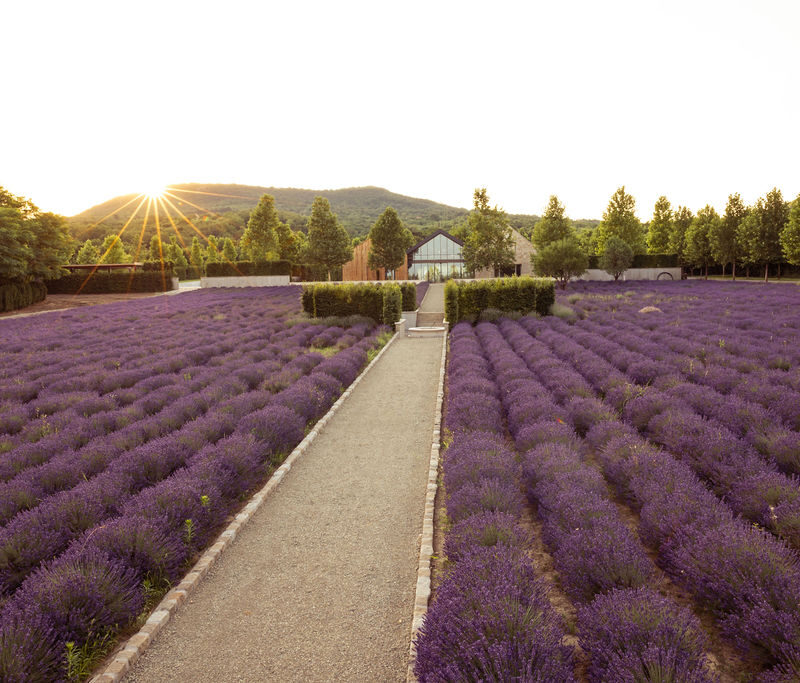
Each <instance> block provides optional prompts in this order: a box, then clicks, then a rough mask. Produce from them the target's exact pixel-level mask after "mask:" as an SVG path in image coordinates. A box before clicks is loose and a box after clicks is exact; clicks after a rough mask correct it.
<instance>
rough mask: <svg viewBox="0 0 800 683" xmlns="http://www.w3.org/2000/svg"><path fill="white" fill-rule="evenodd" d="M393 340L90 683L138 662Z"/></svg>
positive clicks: (102, 682) (107, 680) (105, 682)
mask: <svg viewBox="0 0 800 683" xmlns="http://www.w3.org/2000/svg"><path fill="white" fill-rule="evenodd" d="M397 338H398V335H397V334H394V335H393V336H392V338H391V339H390V340H389V341H388V342H387V343H386V345H385V346H384V347H383V348H382V349H381V350H380V352H379V353H378V355H377V356H375V358H373V359H372V362H371V363H370V364H369V365H367V367H366V368H364V370H363V371H362V372H361V374H360V375H359V376H358V377H356V378H355V379H354V380H353V383H352V384H351V385H350V386H349V387H347V389H345V390H344V391H343V392H342V395H341V396H339V398H338V399H337V400H336V402H335V403H334V404H333V405H332V406H331V407H330V409H329V410H328V412H327V413H325V415H324V416H323V417H321V418H320V419H319V421H318V422H317V423H316V424H315V425H314V427H313V429H312V430H311V431H310V432H309V433H308V434H307V435H306V437H305V438H304V439H303V440H302V441H301V442H300V443H299V444H298V445H297V446H296V447H295V449H294V450H293V451H292V452H291V453H290V454H289V456H288V457H287V458H286V460H284V461H283V464H282V465H281V466H280V467H279V468H278V469H276V470H275V472H273V474H272V476H271V477H270V478H269V481H267V483H266V484H265V485H264V486H263V487H262V488H261V490H260V491H258V492H257V493H255V494H254V495H253V497H252V498H251V499H250V501H249V502H248V503H247V505H245V506H244V508H242V511H241V512H240V513H239V514H238V515H236V517H235V518H234V520H233V521H232V522H231V523H230V524H228V526H227V528H226V529H225V530H224V531H223V532H222V533H221V534H220V535H219V536H218V537H217V540H216V542H215V543H214V544H213V545H212V546H211V547H209V548H208V549H207V550H206V551H205V552H204V553H203V554H202V556H201V557H200V559H199V560H198V561H197V562H196V563H195V565H194V566H193V567H192V569H191V570H190V571H189V573H188V574H186V576H184V577H183V580H182V581H181V582H180V583H179V584H178V585H177V586H175V588H173V589H172V590H170V591H169V592H168V593H167V594H166V595H165V596H164V598H163V599H162V600H161V602H160V603H159V604H158V605H157V606H156V608H155V609H154V610H153V613H152V614H151V615H150V618H149V619H148V620H147V621H146V622H145V624H144V626H142V628H141V629H140V630H139V632H138V633H136V634H135V635H133V636H131V637H130V638H129V639H128V642H127V643H125V645H124V646H123V648H122V649H121V650H120V651H119V652H118V653H117V654H116V655H115V657H114V659H113V660H111V662H110V663H109V664H108V665H107V666H106V668H105V669H104V670H103V671H101V672H100V673H98V674H97V675H95V676H94V677H93V678H92V679H91V683H117V682H119V681H121V680H122V679H123V677H124V676H125V674H126V673H127V672H128V671H129V670H130V668H131V667H132V666H133V664H134V662H135V661H136V660H137V659H139V657H140V656H141V655H142V653H143V652H144V651H145V650H146V649H147V648H148V646H149V645H150V643H151V642H152V641H153V639H154V638H155V637H156V636H157V635H158V633H159V631H161V629H162V628H164V626H165V625H166V624H167V622H168V621H169V620H170V618H171V616H172V615H173V614H174V613H175V611H176V610H177V609H178V607H179V606H180V605H182V604H183V603H184V602H185V601H186V599H187V598H188V597H189V596H190V595H191V594H192V593H193V592H194V590H195V589H196V588H197V586H198V585H199V583H200V580H201V579H202V578H203V577H204V576H205V575H206V574H207V573H208V570H209V569H210V568H211V567H212V566H213V564H214V562H216V560H217V558H218V557H219V555H220V554H221V553H222V551H223V550H225V549H226V548H227V547H228V546H229V545H230V544H231V543H232V542H233V541H234V539H235V538H236V536H237V534H238V533H239V530H240V529H241V528H242V527H243V526H244V525H245V524H247V522H249V521H250V518H251V517H252V516H253V515H254V514H255V512H256V511H257V510H258V509H259V508H260V507H261V505H262V504H263V502H264V500H265V499H266V498H267V496H268V495H269V494H270V493H272V491H274V490H275V489H276V488H277V486H278V484H280V483H281V480H282V479H283V478H284V477H285V476H286V474H287V473H288V472H289V470H290V469H292V463H293V462H294V461H295V460H297V459H298V458H299V457H300V456H301V455H303V453H305V451H306V450H307V449H308V447H309V446H310V445H311V444H312V442H313V441H314V439H315V438H316V437H317V434H319V432H320V430H321V429H322V428H323V427H324V426H325V425H326V424H327V423H328V421H329V420H330V419H331V418H332V417H333V415H334V414H335V413H336V411H337V410H339V407H340V406H341V405H342V403H343V402H344V401H345V400H347V397H348V396H350V394H351V393H352V392H353V389H355V388H356V386H358V384H359V382H361V380H362V379H363V378H364V377H365V376H366V374H367V373H368V372H369V371H370V370H371V369H372V366H374V365H375V364H376V363H377V362H378V361H379V360H380V358H381V356H382V355H383V354H384V353H385V352H386V349H388V348H389V347H390V346H391V345H392V344H393V343H394V341H395V340H396V339H397Z"/></svg>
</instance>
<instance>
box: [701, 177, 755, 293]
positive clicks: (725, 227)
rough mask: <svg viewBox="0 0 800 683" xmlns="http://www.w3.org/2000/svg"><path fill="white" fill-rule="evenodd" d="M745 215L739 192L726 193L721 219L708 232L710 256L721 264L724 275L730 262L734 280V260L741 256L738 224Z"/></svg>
mask: <svg viewBox="0 0 800 683" xmlns="http://www.w3.org/2000/svg"><path fill="white" fill-rule="evenodd" d="M746 215H747V207H746V206H745V205H744V202H742V198H741V196H739V193H738V192H737V193H735V194H731V195H728V204H727V205H726V207H725V215H724V216H723V217H722V219H721V220H719V221H716V222H715V223H713V224H712V226H711V232H710V234H709V239H710V242H711V256H712V257H713V259H714V260H715V261H716V262H717V263H721V264H722V274H723V275H725V264H727V263H730V264H731V272H732V273H733V279H734V280H735V279H736V262H737V261H738V260H740V259H741V256H742V253H741V252H742V247H741V244H740V243H739V238H738V230H739V224H740V223H741V222H742V220H744V217H745V216H746Z"/></svg>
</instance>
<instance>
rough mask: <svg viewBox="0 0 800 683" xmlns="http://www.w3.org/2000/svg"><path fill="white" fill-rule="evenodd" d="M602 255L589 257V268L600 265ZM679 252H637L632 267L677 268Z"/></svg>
mask: <svg viewBox="0 0 800 683" xmlns="http://www.w3.org/2000/svg"><path fill="white" fill-rule="evenodd" d="M599 264H600V257H599V256H590V257H589V268H599V267H600V265H599ZM679 265H680V264H679V263H678V255H677V254H636V255H635V256H634V257H633V263H632V264H631V268H677V267H678V266H679Z"/></svg>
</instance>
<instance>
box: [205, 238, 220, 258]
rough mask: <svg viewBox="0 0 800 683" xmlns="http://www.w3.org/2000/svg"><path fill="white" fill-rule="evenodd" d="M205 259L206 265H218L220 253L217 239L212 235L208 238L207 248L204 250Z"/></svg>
mask: <svg viewBox="0 0 800 683" xmlns="http://www.w3.org/2000/svg"><path fill="white" fill-rule="evenodd" d="M205 252H206V253H205V259H206V262H207V263H219V260H220V253H219V245H218V244H217V238H216V237H215V236H214V235H209V236H208V246H207V247H206V249H205Z"/></svg>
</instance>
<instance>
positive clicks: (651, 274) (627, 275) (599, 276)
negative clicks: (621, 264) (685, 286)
mask: <svg viewBox="0 0 800 683" xmlns="http://www.w3.org/2000/svg"><path fill="white" fill-rule="evenodd" d="M661 273H668V274H669V275H671V276H672V279H673V280H680V279H681V269H680V268H629V269H628V270H626V271H625V272H624V273H623V274H622V275H620V276H619V279H620V280H658V276H659V275H661ZM578 279H579V280H613V279H614V276H613V275H609V274H608V273H607V272H606V271H604V270H600V269H599V268H590V269H589V270H587V271H586V272H585V273H584V274H583V275H581V277H579V278H578ZM661 279H662V280H669V277H668V276H667V275H663V276H662V277H661Z"/></svg>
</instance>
